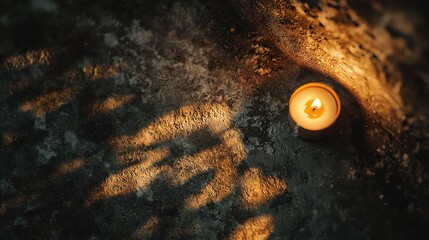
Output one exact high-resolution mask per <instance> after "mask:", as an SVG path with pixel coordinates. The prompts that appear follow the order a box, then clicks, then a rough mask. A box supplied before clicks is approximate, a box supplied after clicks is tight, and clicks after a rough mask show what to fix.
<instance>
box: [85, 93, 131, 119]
mask: <svg viewBox="0 0 429 240" xmlns="http://www.w3.org/2000/svg"><path fill="white" fill-rule="evenodd" d="M134 97H135V96H134V95H132V94H127V95H122V96H114V97H109V98H107V99H103V100H98V101H96V102H95V103H93V104H91V106H90V108H91V110H92V111H91V114H93V115H96V114H101V113H106V112H109V111H112V110H115V109H117V108H119V107H121V106H123V105H124V104H126V103H129V102H130V101H131V100H132V99H133V98H134Z"/></svg>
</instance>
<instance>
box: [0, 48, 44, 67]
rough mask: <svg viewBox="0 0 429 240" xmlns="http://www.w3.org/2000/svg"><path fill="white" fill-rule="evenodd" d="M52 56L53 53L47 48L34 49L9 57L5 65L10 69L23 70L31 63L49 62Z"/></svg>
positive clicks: (41, 63)
mask: <svg viewBox="0 0 429 240" xmlns="http://www.w3.org/2000/svg"><path fill="white" fill-rule="evenodd" d="M51 58H52V56H51V53H50V52H49V51H48V50H46V49H43V50H38V51H36V50H32V51H28V52H26V53H25V54H18V55H14V56H10V57H8V58H7V59H6V60H5V61H4V62H3V65H4V67H5V68H6V69H8V70H22V69H24V68H27V67H29V66H31V65H45V64H48V63H49V61H50V59H51Z"/></svg>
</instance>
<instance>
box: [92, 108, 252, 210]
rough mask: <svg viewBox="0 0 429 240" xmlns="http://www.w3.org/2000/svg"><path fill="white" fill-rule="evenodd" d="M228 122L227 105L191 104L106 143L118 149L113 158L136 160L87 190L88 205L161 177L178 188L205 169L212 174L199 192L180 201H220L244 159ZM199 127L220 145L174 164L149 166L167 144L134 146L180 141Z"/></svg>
mask: <svg viewBox="0 0 429 240" xmlns="http://www.w3.org/2000/svg"><path fill="white" fill-rule="evenodd" d="M231 121H232V113H231V110H230V109H229V107H228V106H227V105H226V104H213V103H204V104H200V105H190V106H184V107H181V108H179V109H178V110H176V111H172V112H169V113H167V114H165V115H163V116H161V117H160V118H158V119H157V120H155V121H154V122H152V123H150V124H149V125H148V126H147V127H146V128H144V129H143V130H141V131H140V132H139V133H137V134H136V135H134V136H121V137H118V138H115V139H113V140H112V141H111V142H110V146H111V147H112V149H114V150H115V151H117V159H118V162H119V163H122V164H124V163H130V162H138V164H135V165H133V166H131V167H129V168H127V169H125V170H123V171H121V172H119V173H117V174H114V175H111V176H109V177H108V178H107V179H106V180H105V181H104V182H103V183H101V184H100V185H99V186H97V187H96V188H95V189H94V190H93V191H92V192H91V194H90V195H89V197H88V200H87V205H90V204H92V203H94V202H96V201H100V200H102V199H103V198H108V197H113V196H118V195H124V194H128V193H131V192H137V191H139V189H148V188H150V184H151V183H152V182H153V181H154V180H155V179H156V178H157V177H159V176H161V175H163V176H165V177H168V179H169V181H170V183H171V184H172V185H175V186H178V185H183V184H185V183H187V182H189V181H192V178H194V177H195V176H197V175H199V174H204V173H205V172H208V171H213V172H214V175H213V178H212V179H210V181H209V183H208V184H207V185H206V186H204V187H203V189H202V190H201V192H199V193H197V194H194V195H191V196H190V197H189V198H187V199H185V204H186V206H187V207H188V208H199V207H201V206H204V205H206V204H208V203H209V202H211V201H214V202H220V201H222V200H223V199H224V198H225V197H227V196H229V195H230V194H231V193H232V192H233V191H234V189H235V187H236V179H237V170H236V168H237V166H238V164H239V163H240V162H241V161H243V160H244V159H245V158H246V157H247V154H246V152H245V149H244V144H243V142H242V139H241V135H240V133H239V131H238V130H237V129H230V125H231ZM201 129H204V130H208V131H209V132H210V134H212V135H214V136H217V137H218V138H219V139H220V143H216V145H214V146H210V147H207V148H205V149H201V150H199V151H198V152H197V153H195V154H193V155H185V156H182V157H180V158H179V159H177V161H175V163H174V164H173V165H163V166H160V167H153V164H154V163H156V162H158V161H161V160H162V159H165V158H166V157H168V155H169V154H170V152H169V150H168V148H165V149H163V148H158V149H155V150H146V151H145V150H139V149H143V147H146V146H147V147H150V146H152V145H154V144H157V143H160V142H164V141H168V140H171V139H177V138H184V139H182V140H181V141H185V139H186V137H192V136H191V135H192V134H193V133H195V132H198V131H200V130H201ZM142 145H143V146H142ZM122 149H126V150H122ZM136 149H137V150H136Z"/></svg>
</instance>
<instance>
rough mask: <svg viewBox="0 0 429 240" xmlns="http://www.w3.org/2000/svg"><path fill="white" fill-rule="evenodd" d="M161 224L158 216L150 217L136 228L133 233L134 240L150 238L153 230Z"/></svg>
mask: <svg viewBox="0 0 429 240" xmlns="http://www.w3.org/2000/svg"><path fill="white" fill-rule="evenodd" d="M160 223H161V218H160V217H158V216H151V217H150V218H149V219H148V220H147V221H146V222H145V223H144V224H143V225H141V226H140V227H138V228H137V229H136V230H135V231H134V233H133V236H132V237H133V238H134V239H146V238H149V237H151V236H152V234H153V233H154V232H155V230H156V229H157V228H158V226H159V224H160Z"/></svg>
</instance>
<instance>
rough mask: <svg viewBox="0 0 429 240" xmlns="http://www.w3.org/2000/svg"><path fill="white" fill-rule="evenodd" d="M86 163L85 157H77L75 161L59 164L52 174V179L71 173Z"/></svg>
mask: <svg viewBox="0 0 429 240" xmlns="http://www.w3.org/2000/svg"><path fill="white" fill-rule="evenodd" d="M84 164H85V159H84V158H77V159H74V160H73V161H70V162H67V163H63V164H61V165H60V166H58V167H57V168H56V169H55V171H54V172H53V173H52V174H51V176H50V177H51V179H57V178H59V177H61V176H64V175H67V174H70V173H72V172H75V171H76V170H78V169H79V168H81V167H82V166H83V165H84Z"/></svg>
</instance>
